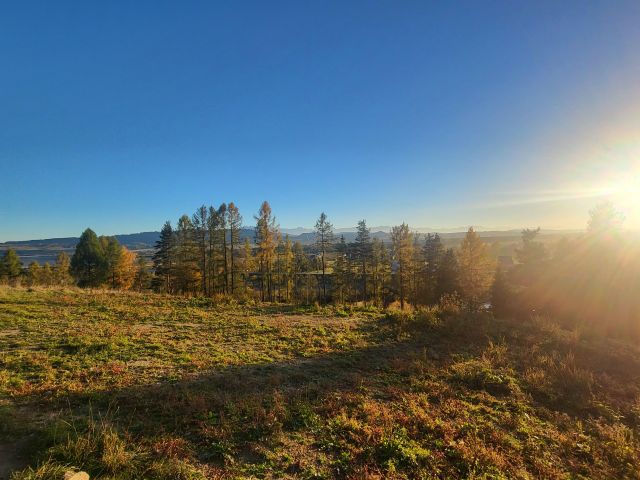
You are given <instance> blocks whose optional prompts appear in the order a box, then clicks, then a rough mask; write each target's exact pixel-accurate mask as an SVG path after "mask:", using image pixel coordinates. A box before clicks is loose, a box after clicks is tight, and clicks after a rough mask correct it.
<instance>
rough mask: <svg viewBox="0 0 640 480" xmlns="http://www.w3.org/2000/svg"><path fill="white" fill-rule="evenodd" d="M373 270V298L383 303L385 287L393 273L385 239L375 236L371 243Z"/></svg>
mask: <svg viewBox="0 0 640 480" xmlns="http://www.w3.org/2000/svg"><path fill="white" fill-rule="evenodd" d="M371 271H372V278H373V298H374V299H375V301H376V303H378V304H379V303H381V301H382V297H383V289H384V286H385V285H386V284H387V282H388V280H389V277H390V275H391V262H390V259H389V254H388V251H387V247H386V246H385V244H384V241H382V240H380V239H378V238H374V239H373V241H372V243H371Z"/></svg>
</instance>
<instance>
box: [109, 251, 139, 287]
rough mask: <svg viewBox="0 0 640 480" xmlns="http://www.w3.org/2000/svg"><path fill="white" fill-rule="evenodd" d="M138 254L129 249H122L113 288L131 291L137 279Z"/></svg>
mask: <svg viewBox="0 0 640 480" xmlns="http://www.w3.org/2000/svg"><path fill="white" fill-rule="evenodd" d="M136 271H137V266H136V254H135V253H133V252H132V251H131V250H129V249H128V248H127V247H121V249H120V256H119V258H118V261H117V263H116V266H115V273H114V282H113V287H114V288H118V289H120V290H129V289H130V288H131V286H132V285H133V282H134V280H135V278H136Z"/></svg>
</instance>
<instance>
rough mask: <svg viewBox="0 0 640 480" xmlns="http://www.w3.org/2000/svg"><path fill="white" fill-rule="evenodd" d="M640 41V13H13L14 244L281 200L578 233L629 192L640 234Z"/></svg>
mask: <svg viewBox="0 0 640 480" xmlns="http://www.w3.org/2000/svg"><path fill="white" fill-rule="evenodd" d="M639 45H640V2H637V1H631V2H623V1H616V2H607V1H599V2H588V1H579V2H570V1H564V2H546V1H535V2H533V1H531V2H488V1H487V2H478V1H473V2H428V1H416V2H411V1H404V2H395V1H388V2H377V1H373V2H372V1H362V2H356V1H354V2H342V1H336V2H320V1H318V2H299V1H292V2H278V1H274V2H261V1H257V2H224V3H223V2H204V1H203V2H159V1H153V2H151V1H149V2H143V1H137V2H119V1H113V2H64V1H59V2H30V1H24V2H6V3H3V4H2V6H0V72H2V74H1V75H0V105H1V108H0V167H1V172H2V173H1V175H0V178H1V179H2V185H1V189H0V241H2V240H10V239H26V238H44V237H53V236H66V235H77V234H79V233H80V232H81V231H82V230H83V229H84V228H85V227H87V226H90V227H92V228H93V229H94V230H96V231H97V232H98V233H101V234H115V233H130V232H137V231H146V230H156V229H159V227H160V226H161V225H162V223H163V222H164V220H166V219H171V220H175V219H176V218H177V217H178V216H179V215H180V214H182V213H191V212H193V211H194V210H195V209H196V207H197V206H199V205H201V204H203V203H206V204H212V203H214V204H219V203H220V202H222V201H227V202H228V201H231V200H233V201H235V202H236V203H237V204H238V205H239V207H240V209H241V212H242V213H243V215H244V218H245V221H246V222H247V223H252V215H253V214H254V213H255V211H256V210H257V209H258V207H259V204H260V202H261V201H262V200H264V199H268V200H269V201H270V202H271V204H272V206H273V209H274V212H275V214H276V216H277V218H278V221H279V223H280V224H281V225H282V226H283V227H296V226H311V225H313V223H314V222H315V219H316V218H317V216H318V214H319V213H320V212H321V211H322V210H324V211H326V212H327V214H328V215H329V217H330V219H331V220H332V221H333V223H334V224H335V225H336V226H338V227H347V226H350V225H354V224H355V223H356V222H357V220H358V219H360V218H366V219H367V220H368V222H369V224H371V225H389V224H396V223H400V222H402V221H406V222H408V223H409V224H410V225H413V226H416V227H454V226H462V225H484V226H491V227H516V228H518V227H524V226H537V225H541V226H543V227H547V228H563V227H566V228H575V227H581V226H583V225H584V224H585V222H586V217H587V211H588V209H589V208H591V207H592V206H593V205H595V204H596V203H597V202H598V201H600V200H602V199H603V198H608V197H612V199H613V200H615V201H616V203H617V204H618V205H619V206H620V208H621V209H622V210H623V211H624V213H625V214H626V216H627V221H628V223H629V225H630V226H632V227H633V226H640V222H638V219H637V216H638V214H639V213H640V207H639V204H640V201H637V199H635V200H634V198H635V196H634V195H635V193H638V189H637V188H636V187H634V185H635V186H637V178H638V173H640V168H639V155H640V54H639V53H638V46H639ZM629 179H631V180H629ZM620 185H624V188H619V187H620ZM630 192H631V193H630Z"/></svg>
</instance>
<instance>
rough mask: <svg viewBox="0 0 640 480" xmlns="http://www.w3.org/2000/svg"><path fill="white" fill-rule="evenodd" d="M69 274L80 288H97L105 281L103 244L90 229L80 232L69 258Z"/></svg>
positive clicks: (105, 268) (105, 266)
mask: <svg viewBox="0 0 640 480" xmlns="http://www.w3.org/2000/svg"><path fill="white" fill-rule="evenodd" d="M71 274H72V275H73V276H74V277H75V279H76V280H77V282H78V286H80V287H99V286H100V285H102V284H103V283H104V281H105V280H106V279H107V261H106V259H105V254H104V249H103V244H102V243H101V242H100V240H99V239H98V236H97V235H96V234H95V232H94V231H93V230H91V229H90V228H87V229H86V230H85V231H84V232H82V235H81V236H80V240H79V242H78V244H77V245H76V250H75V252H74V254H73V257H71Z"/></svg>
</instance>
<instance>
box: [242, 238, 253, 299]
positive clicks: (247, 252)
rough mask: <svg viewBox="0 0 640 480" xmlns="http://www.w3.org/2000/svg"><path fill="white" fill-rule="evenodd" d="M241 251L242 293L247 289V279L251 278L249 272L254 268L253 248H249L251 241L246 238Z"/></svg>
mask: <svg viewBox="0 0 640 480" xmlns="http://www.w3.org/2000/svg"><path fill="white" fill-rule="evenodd" d="M242 250H243V255H242V271H243V277H244V291H245V292H246V291H247V290H248V287H249V277H250V276H251V272H252V271H253V269H254V268H255V265H254V261H253V247H252V246H251V241H250V240H249V239H248V238H245V239H244V245H243V247H242Z"/></svg>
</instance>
